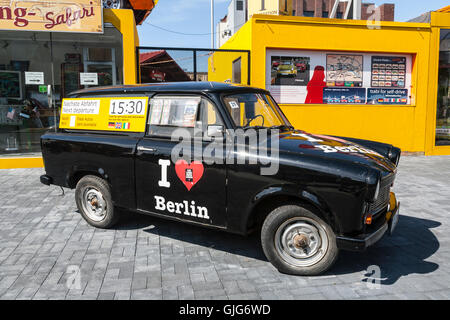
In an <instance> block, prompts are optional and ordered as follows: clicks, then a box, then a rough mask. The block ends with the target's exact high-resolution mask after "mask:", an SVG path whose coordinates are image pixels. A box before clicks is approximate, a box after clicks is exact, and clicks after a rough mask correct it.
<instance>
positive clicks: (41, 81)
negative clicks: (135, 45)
mask: <svg viewBox="0 0 450 320" xmlns="http://www.w3.org/2000/svg"><path fill="white" fill-rule="evenodd" d="M0 48H1V49H0V50H1V54H0V155H1V154H13V153H26V152H40V150H41V149H40V136H41V135H42V134H43V133H45V132H46V131H48V130H52V129H54V128H55V127H56V126H57V125H58V123H59V109H60V107H61V100H62V98H64V97H67V96H68V95H69V93H70V92H73V91H76V90H79V89H82V88H84V87H87V86H92V85H107V84H121V83H122V79H123V53H122V34H121V33H120V32H119V31H118V30H117V29H115V28H114V27H113V26H112V25H110V24H107V23H106V24H105V27H104V34H102V35H98V34H85V33H83V34H82V33H58V32H55V33H52V34H51V35H50V33H46V32H31V31H11V30H8V31H0ZM51 52H53V64H52V59H51V56H52V55H51ZM83 75H85V76H91V79H92V76H94V78H95V80H96V81H95V82H94V83H95V84H92V85H84V84H83V82H82V81H81V80H83V79H89V77H83ZM48 85H52V99H53V100H52V101H53V104H49V100H48V97H47V88H48Z"/></svg>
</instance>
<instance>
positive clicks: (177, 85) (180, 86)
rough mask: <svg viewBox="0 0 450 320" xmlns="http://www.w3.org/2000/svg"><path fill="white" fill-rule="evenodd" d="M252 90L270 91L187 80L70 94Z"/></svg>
mask: <svg viewBox="0 0 450 320" xmlns="http://www.w3.org/2000/svg"><path fill="white" fill-rule="evenodd" d="M249 91H250V92H251V91H259V92H261V91H262V92H265V93H269V92H268V91H266V90H264V89H260V88H255V87H250V86H246V85H239V84H230V83H223V82H210V81H185V82H161V83H145V84H135V85H118V86H107V87H93V88H88V89H82V90H77V91H74V92H71V93H70V95H69V96H71V97H75V96H84V95H101V94H108V95H109V94H114V93H133V92H136V93H137V92H168V93H169V92H184V93H199V92H230V93H232V92H249Z"/></svg>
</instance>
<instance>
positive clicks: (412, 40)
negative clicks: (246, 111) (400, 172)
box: [217, 13, 450, 154]
mask: <svg viewBox="0 0 450 320" xmlns="http://www.w3.org/2000/svg"><path fill="white" fill-rule="evenodd" d="M449 17H450V15H448V14H445V13H432V23H431V24H430V23H402V22H381V25H380V28H379V29H369V28H368V27H367V24H366V21H355V20H342V19H322V18H307V17H287V16H271V15H254V16H253V18H252V19H251V20H249V21H248V22H247V25H251V27H250V26H247V25H245V27H246V29H245V32H242V33H241V32H239V33H237V34H236V35H235V38H234V39H233V41H232V42H227V43H226V44H225V45H224V47H227V48H236V49H237V48H238V45H239V44H241V42H245V41H250V43H251V52H252V53H251V85H252V86H255V87H261V88H265V86H266V72H265V66H266V51H267V50H268V49H292V50H321V51H342V52H345V51H349V52H361V53H386V54H410V55H412V56H413V69H412V88H411V94H412V102H411V105H409V106H396V105H392V106H389V105H386V106H380V105H370V106H369V105H361V106H349V105H313V104H308V105H305V104H284V105H283V104H282V105H281V108H282V109H283V111H284V112H285V114H286V115H287V117H288V119H289V120H290V121H291V123H292V124H293V125H294V126H295V127H296V128H298V129H302V130H305V131H308V132H312V133H322V134H333V135H340V136H347V137H357V138H362V139H371V140H376V141H380V142H386V143H390V144H393V145H395V146H398V147H400V148H401V149H402V150H403V151H410V152H425V153H426V154H440V153H446V154H450V148H447V150H444V149H446V148H445V147H444V148H442V147H440V148H436V147H434V130H435V127H433V126H435V122H436V92H437V89H436V83H437V66H438V55H439V52H438V46H439V45H438V41H439V35H438V33H439V27H437V26H436V24H439V26H442V25H445V24H447V25H448V24H450V19H449ZM433 21H434V26H433ZM224 65H227V63H226V62H224ZM217 80H220V79H217Z"/></svg>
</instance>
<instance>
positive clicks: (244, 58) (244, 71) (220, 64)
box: [208, 23, 252, 84]
mask: <svg viewBox="0 0 450 320" xmlns="http://www.w3.org/2000/svg"><path fill="white" fill-rule="evenodd" d="M251 27H252V25H251V24H249V23H247V24H245V25H244V26H243V27H242V28H241V29H240V30H239V31H238V32H237V33H236V34H234V35H233V37H231V38H230V39H229V40H228V41H227V42H226V43H225V44H224V45H223V46H222V47H221V49H239V50H250V49H251ZM239 57H241V84H247V83H248V54H247V53H245V52H215V53H214V54H213V55H212V56H211V57H209V59H208V81H221V82H222V81H231V80H232V79H233V72H232V65H233V61H234V60H236V59H237V58H239Z"/></svg>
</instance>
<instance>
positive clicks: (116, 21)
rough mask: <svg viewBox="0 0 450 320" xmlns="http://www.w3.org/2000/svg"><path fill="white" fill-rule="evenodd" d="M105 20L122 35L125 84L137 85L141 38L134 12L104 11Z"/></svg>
mask: <svg viewBox="0 0 450 320" xmlns="http://www.w3.org/2000/svg"><path fill="white" fill-rule="evenodd" d="M103 19H104V21H105V22H110V23H112V24H113V25H114V27H116V29H117V30H119V31H120V33H121V34H122V40H123V41H122V46H123V49H122V50H123V83H124V84H135V83H136V78H137V77H136V72H137V65H136V47H137V46H139V36H138V32H137V29H136V23H135V21H134V14H133V10H128V9H103Z"/></svg>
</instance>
